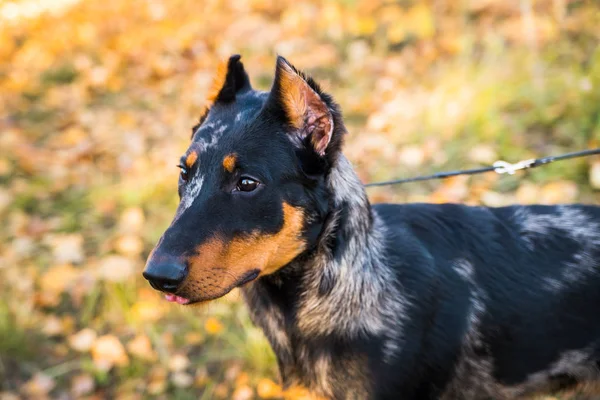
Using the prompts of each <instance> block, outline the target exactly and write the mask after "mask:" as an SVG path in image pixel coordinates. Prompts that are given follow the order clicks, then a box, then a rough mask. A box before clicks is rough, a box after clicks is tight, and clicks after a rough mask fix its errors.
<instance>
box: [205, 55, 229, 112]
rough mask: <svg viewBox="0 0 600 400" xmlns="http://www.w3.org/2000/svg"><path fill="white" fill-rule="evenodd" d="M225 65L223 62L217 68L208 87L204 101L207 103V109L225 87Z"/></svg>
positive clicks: (225, 61) (225, 62)
mask: <svg viewBox="0 0 600 400" xmlns="http://www.w3.org/2000/svg"><path fill="white" fill-rule="evenodd" d="M227 63H228V61H227V60H223V61H221V62H220V63H219V65H218V66H217V73H216V74H215V77H214V78H213V81H212V85H211V86H210V89H209V91H208V96H207V99H206V101H207V103H208V105H207V107H210V106H211V105H212V104H213V103H214V102H215V101H216V100H217V97H219V93H220V92H221V89H223V85H225V78H226V77H227Z"/></svg>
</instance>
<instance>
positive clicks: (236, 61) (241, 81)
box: [208, 54, 251, 104]
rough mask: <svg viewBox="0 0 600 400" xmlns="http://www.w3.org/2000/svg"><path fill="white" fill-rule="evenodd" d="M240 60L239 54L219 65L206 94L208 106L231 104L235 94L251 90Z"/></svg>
mask: <svg viewBox="0 0 600 400" xmlns="http://www.w3.org/2000/svg"><path fill="white" fill-rule="evenodd" d="M240 58H241V56H240V55H239V54H234V55H232V56H231V57H229V59H228V60H226V61H223V62H221V64H219V67H218V68H217V73H216V75H215V77H214V79H213V84H212V87H211V89H210V92H209V94H208V102H209V103H210V104H213V103H231V102H232V101H234V100H235V96H236V94H237V93H239V92H242V91H246V90H249V89H251V86H250V79H249V78H248V74H247V73H246V71H245V70H244V64H242V62H241V61H240Z"/></svg>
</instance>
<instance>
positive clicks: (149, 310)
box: [131, 295, 165, 322]
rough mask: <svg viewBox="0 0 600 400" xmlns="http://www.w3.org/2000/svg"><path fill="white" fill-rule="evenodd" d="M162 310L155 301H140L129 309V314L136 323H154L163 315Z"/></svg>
mask: <svg viewBox="0 0 600 400" xmlns="http://www.w3.org/2000/svg"><path fill="white" fill-rule="evenodd" d="M154 296H155V297H156V295H154ZM164 310H165V309H164V307H162V306H161V305H160V304H158V303H157V302H156V301H151V300H140V301H138V302H136V303H135V304H134V305H133V307H131V314H132V317H133V318H134V319H135V320H137V321H142V322H155V321H158V320H159V319H160V318H161V317H162V316H163V315H164Z"/></svg>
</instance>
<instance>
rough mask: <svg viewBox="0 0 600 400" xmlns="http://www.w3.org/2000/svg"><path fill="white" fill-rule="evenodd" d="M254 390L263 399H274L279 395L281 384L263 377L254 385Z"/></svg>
mask: <svg viewBox="0 0 600 400" xmlns="http://www.w3.org/2000/svg"><path fill="white" fill-rule="evenodd" d="M256 392H257V393H258V395H259V396H260V397H261V398H263V399H274V398H278V397H281V395H282V393H283V390H282V389H281V386H280V385H278V384H276V383H275V382H273V381H272V380H270V379H267V378H263V379H261V380H260V381H258V385H256Z"/></svg>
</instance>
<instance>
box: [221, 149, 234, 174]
mask: <svg viewBox="0 0 600 400" xmlns="http://www.w3.org/2000/svg"><path fill="white" fill-rule="evenodd" d="M236 162H237V157H236V155H235V154H233V153H232V154H228V155H226V156H225V158H223V168H225V170H226V171H227V172H230V173H231V172H233V170H234V169H235V163H236Z"/></svg>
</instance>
